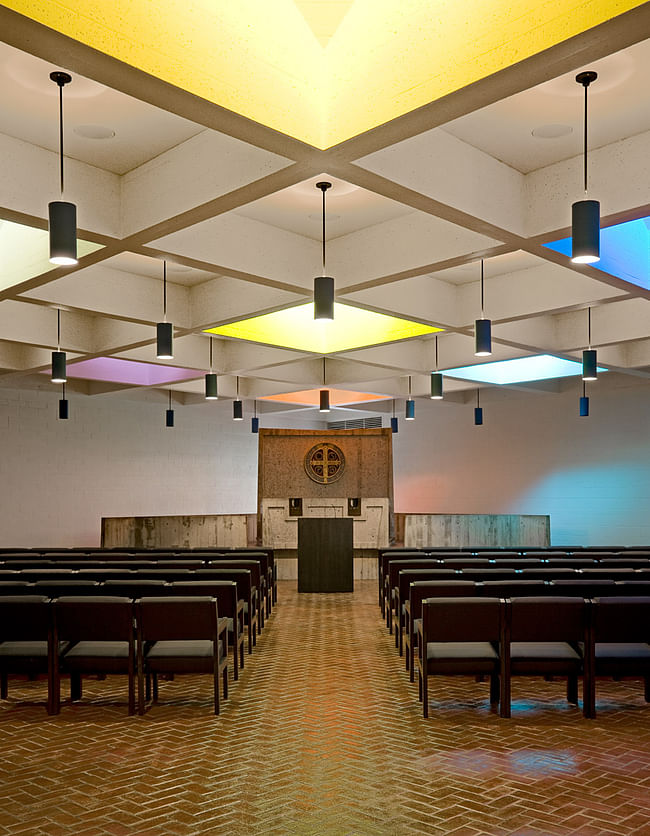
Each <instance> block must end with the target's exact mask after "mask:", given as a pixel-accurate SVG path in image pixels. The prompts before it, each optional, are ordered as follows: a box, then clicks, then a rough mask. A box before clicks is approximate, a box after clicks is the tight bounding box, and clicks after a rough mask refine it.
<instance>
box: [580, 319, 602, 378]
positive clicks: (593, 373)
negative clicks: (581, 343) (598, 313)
mask: <svg viewBox="0 0 650 836" xmlns="http://www.w3.org/2000/svg"><path fill="white" fill-rule="evenodd" d="M587 315H588V337H587V345H588V346H589V348H586V349H585V350H584V351H583V352H582V379H583V380H597V379H598V358H597V356H596V349H595V348H592V347H591V308H587Z"/></svg>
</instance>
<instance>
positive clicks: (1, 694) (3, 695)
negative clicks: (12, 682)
mask: <svg viewBox="0 0 650 836" xmlns="http://www.w3.org/2000/svg"><path fill="white" fill-rule="evenodd" d="M7 679H8V676H7V673H6V672H5V671H3V672H2V673H0V700H6V699H7V693H8V690H7Z"/></svg>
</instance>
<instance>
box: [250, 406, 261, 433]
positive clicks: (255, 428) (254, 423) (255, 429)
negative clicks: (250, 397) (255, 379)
mask: <svg viewBox="0 0 650 836" xmlns="http://www.w3.org/2000/svg"><path fill="white" fill-rule="evenodd" d="M259 431H260V419H259V418H258V417H257V401H253V417H252V418H251V432H252V433H259Z"/></svg>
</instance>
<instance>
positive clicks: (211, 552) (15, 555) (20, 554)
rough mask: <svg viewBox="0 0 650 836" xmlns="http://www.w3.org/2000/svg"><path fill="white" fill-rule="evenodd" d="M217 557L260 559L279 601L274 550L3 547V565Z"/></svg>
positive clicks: (187, 562) (182, 563) (188, 562)
mask: <svg viewBox="0 0 650 836" xmlns="http://www.w3.org/2000/svg"><path fill="white" fill-rule="evenodd" d="M217 560H259V561H260V562H261V563H262V564H263V571H264V576H265V577H266V578H267V585H268V587H269V590H270V600H271V603H272V604H275V603H277V594H278V589H277V567H276V564H275V557H274V552H273V549H268V548H254V549H253V548H246V549H242V548H240V549H223V548H216V547H215V548H205V547H202V548H196V549H180V548H176V549H169V548H153V549H152V548H140V549H138V548H133V547H124V548H122V547H120V548H110V549H105V548H69V549H51V548H49V549H48V548H41V549H38V548H36V549H26V548H25V549H12V548H0V568H3V566H2V564H4V568H12V567H14V568H15V567H24V568H28V567H30V566H31V567H37V566H42V565H58V566H70V567H78V568H83V567H86V568H90V567H91V566H97V567H100V566H105V565H106V564H110V566H111V567H115V568H118V567H120V566H126V565H128V566H131V567H135V566H136V565H143V566H151V565H154V564H159V565H167V566H172V565H174V566H177V567H178V568H183V567H185V568H190V567H191V566H194V567H197V568H198V567H201V566H206V565H208V564H209V563H211V562H214V561H217Z"/></svg>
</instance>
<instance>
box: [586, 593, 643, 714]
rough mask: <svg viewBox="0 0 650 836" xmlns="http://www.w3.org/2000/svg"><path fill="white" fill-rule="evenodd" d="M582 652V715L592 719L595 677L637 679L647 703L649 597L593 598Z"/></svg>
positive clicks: (594, 706) (594, 709) (594, 708)
mask: <svg viewBox="0 0 650 836" xmlns="http://www.w3.org/2000/svg"><path fill="white" fill-rule="evenodd" d="M590 612H591V620H590V630H589V640H588V643H587V649H586V653H585V704H586V710H585V716H586V717H590V718H594V717H595V716H596V677H599V676H611V677H614V678H621V677H624V676H639V677H642V678H643V680H644V686H645V700H646V702H650V644H649V643H648V642H650V596H647V597H646V596H644V597H632V596H630V597H620V596H613V597H606V598H595V599H594V600H593V602H592V605H591V608H590Z"/></svg>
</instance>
